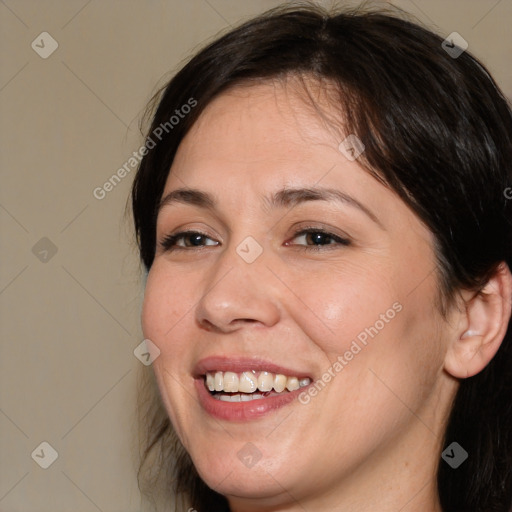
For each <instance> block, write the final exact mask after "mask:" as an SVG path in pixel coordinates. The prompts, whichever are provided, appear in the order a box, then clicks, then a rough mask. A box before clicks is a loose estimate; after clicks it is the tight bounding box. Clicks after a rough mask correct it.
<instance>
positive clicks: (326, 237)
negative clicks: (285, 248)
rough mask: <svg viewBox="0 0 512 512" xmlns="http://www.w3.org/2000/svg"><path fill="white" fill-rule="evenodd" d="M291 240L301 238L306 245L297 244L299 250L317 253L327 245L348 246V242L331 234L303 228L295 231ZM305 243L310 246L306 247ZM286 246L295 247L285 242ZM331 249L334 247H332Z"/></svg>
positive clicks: (320, 230)
mask: <svg viewBox="0 0 512 512" xmlns="http://www.w3.org/2000/svg"><path fill="white" fill-rule="evenodd" d="M293 238H294V239H295V238H302V239H303V241H305V242H306V245H302V244H298V245H299V247H300V246H301V247H300V248H301V249H305V250H313V251H318V250H322V249H323V248H325V246H327V245H344V246H348V245H350V240H348V239H346V238H341V237H339V236H337V235H335V234H333V233H330V232H328V231H325V230H323V229H319V228H313V227H311V228H305V229H302V230H300V231H297V232H296V233H295V234H294V235H293ZM307 242H311V244H312V245H307ZM286 245H296V244H290V243H289V242H286ZM332 248H333V249H334V248H335V247H332Z"/></svg>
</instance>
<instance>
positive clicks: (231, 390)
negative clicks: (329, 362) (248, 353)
mask: <svg viewBox="0 0 512 512" xmlns="http://www.w3.org/2000/svg"><path fill="white" fill-rule="evenodd" d="M204 383H205V387H206V388H207V389H208V391H209V392H210V394H211V395H212V397H213V398H215V399H216V400H220V401H223V402H249V401H251V400H261V399H263V398H268V397H272V396H280V395H284V394H286V393H290V392H291V391H296V390H297V389H300V388H303V387H306V386H309V384H311V379H310V378H309V377H305V378H301V379H299V378H298V377H294V376H287V375H283V374H279V373H271V372H266V371H260V372H256V371H254V370H250V371H245V372H241V373H236V372H222V371H216V372H207V373H206V375H205V376H204Z"/></svg>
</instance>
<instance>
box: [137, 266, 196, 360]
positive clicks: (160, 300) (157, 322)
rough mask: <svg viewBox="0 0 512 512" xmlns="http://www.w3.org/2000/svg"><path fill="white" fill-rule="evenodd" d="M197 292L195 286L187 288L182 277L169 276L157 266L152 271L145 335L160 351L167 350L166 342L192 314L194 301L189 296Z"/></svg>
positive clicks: (145, 308) (146, 293) (146, 298)
mask: <svg viewBox="0 0 512 512" xmlns="http://www.w3.org/2000/svg"><path fill="white" fill-rule="evenodd" d="M193 288H194V285H193V283H192V284H191V285H190V284H189V285H187V284H186V282H184V279H183V277H181V276H180V274H179V273H177V272H172V273H171V272H166V271H165V270H164V268H162V265H160V264H159V263H157V262H155V264H154V265H153V267H152V268H151V270H150V272H149V275H148V278H147V282H146V288H145V291H144V302H143V305H142V315H141V320H142V331H143V334H144V336H145V337H146V338H148V339H150V340H151V341H153V342H154V343H155V344H157V345H158V346H159V348H160V350H164V349H166V347H167V343H164V342H165V341H166V340H168V339H170V338H172V337H173V336H174V335H175V334H176V333H177V332H178V331H179V328H180V325H179V324H180V321H181V320H183V319H184V318H185V316H186V315H187V312H189V314H191V311H190V309H191V307H192V305H193V299H192V298H189V297H188V294H189V293H190V290H191V289H193ZM178 337H179V336H178ZM178 337H177V338H178Z"/></svg>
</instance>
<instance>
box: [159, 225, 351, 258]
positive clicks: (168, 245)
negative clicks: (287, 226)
mask: <svg viewBox="0 0 512 512" xmlns="http://www.w3.org/2000/svg"><path fill="white" fill-rule="evenodd" d="M309 233H321V234H323V235H325V236H327V237H328V238H330V239H331V240H333V241H334V242H335V243H329V244H323V245H307V244H306V245H303V244H290V243H289V240H290V239H291V240H293V239H294V238H297V237H299V236H304V235H307V234H309ZM193 235H199V236H202V237H204V238H208V239H210V240H214V239H213V238H212V237H210V235H209V234H207V233H204V232H203V231H200V230H198V229H188V230H182V231H177V232H175V233H173V234H170V235H166V236H164V237H163V238H162V239H161V240H160V242H159V245H160V246H161V247H162V249H163V250H164V251H165V252H172V251H190V250H196V251H197V250H203V249H204V248H206V247H212V246H218V245H219V242H218V241H216V240H214V241H215V242H216V243H215V244H210V245H208V244H206V245H202V246H196V247H183V246H179V245H176V241H177V240H180V239H183V238H186V237H187V236H193ZM284 244H285V245H286V246H287V247H288V246H293V247H296V248H299V249H303V250H308V251H322V250H332V249H336V248H339V247H340V246H345V247H346V246H349V245H351V244H352V239H351V237H349V236H348V235H339V234H336V233H333V232H332V230H330V229H328V228H326V227H320V226H319V225H302V226H300V227H297V228H295V230H294V232H293V234H292V236H291V238H288V239H287V241H286V242H285V243H284Z"/></svg>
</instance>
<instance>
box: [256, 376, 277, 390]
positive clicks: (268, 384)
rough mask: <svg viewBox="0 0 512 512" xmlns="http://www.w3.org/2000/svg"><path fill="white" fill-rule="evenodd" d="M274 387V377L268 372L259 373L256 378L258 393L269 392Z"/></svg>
mask: <svg viewBox="0 0 512 512" xmlns="http://www.w3.org/2000/svg"><path fill="white" fill-rule="evenodd" d="M273 386H274V377H273V376H272V375H271V374H270V373H268V372H261V373H260V376H259V377H258V389H259V390H260V391H271V390H272V388H273Z"/></svg>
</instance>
